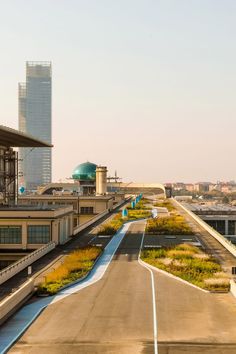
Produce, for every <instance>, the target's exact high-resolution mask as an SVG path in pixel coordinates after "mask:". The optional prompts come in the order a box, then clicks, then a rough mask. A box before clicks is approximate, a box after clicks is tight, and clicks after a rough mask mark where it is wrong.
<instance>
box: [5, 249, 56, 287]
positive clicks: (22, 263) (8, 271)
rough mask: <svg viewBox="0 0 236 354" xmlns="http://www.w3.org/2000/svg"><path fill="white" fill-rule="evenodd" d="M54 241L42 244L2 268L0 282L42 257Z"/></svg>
mask: <svg viewBox="0 0 236 354" xmlns="http://www.w3.org/2000/svg"><path fill="white" fill-rule="evenodd" d="M55 246H56V245H55V242H51V243H49V244H47V245H44V246H43V247H41V248H40V249H38V250H36V251H34V252H32V253H30V254H29V255H27V256H25V257H23V258H21V259H20V260H19V261H17V262H15V263H13V264H11V265H9V266H8V267H7V268H4V269H3V270H1V272H0V284H2V283H4V282H5V281H7V280H8V279H10V278H12V277H13V276H14V275H16V274H17V273H19V272H21V271H22V270H23V269H25V268H26V267H28V266H29V265H30V264H32V263H33V262H35V261H37V259H39V258H41V257H43V256H44V255H45V254H47V253H48V252H50V251H51V250H53V249H54V248H55Z"/></svg>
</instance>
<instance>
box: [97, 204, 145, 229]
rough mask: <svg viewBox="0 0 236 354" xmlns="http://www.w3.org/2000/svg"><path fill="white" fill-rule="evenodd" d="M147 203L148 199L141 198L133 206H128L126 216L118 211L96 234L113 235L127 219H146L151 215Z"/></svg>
mask: <svg viewBox="0 0 236 354" xmlns="http://www.w3.org/2000/svg"><path fill="white" fill-rule="evenodd" d="M147 204H150V201H149V200H148V199H145V198H143V199H141V200H140V201H139V202H138V203H137V204H136V205H135V208H133V209H132V208H131V207H128V208H127V209H128V216H127V217H122V214H121V213H118V214H117V215H116V216H115V217H114V218H113V219H112V220H111V221H109V222H107V223H105V224H103V225H102V226H101V227H100V228H99V230H98V233H97V234H98V235H115V234H116V232H117V231H118V230H119V229H120V228H121V226H122V225H123V224H124V223H125V222H127V221H134V220H138V219H146V218H149V217H150V216H151V212H150V209H151V208H150V209H149V207H148V206H147Z"/></svg>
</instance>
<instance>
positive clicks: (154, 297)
mask: <svg viewBox="0 0 236 354" xmlns="http://www.w3.org/2000/svg"><path fill="white" fill-rule="evenodd" d="M145 225H146V223H145ZM144 236H145V231H144V232H143V236H142V241H141V244H140V249H139V255H138V262H139V264H140V265H141V266H142V267H144V268H146V269H147V270H148V271H149V272H150V275H151V285H152V312H153V338H154V354H158V345H157V311H156V293H155V281H154V275H153V271H152V270H151V269H150V268H149V267H148V266H146V264H145V263H144V262H143V261H142V260H141V258H140V256H141V252H142V248H143V241H144Z"/></svg>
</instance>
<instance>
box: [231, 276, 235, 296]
mask: <svg viewBox="0 0 236 354" xmlns="http://www.w3.org/2000/svg"><path fill="white" fill-rule="evenodd" d="M230 292H231V294H232V295H233V296H234V297H236V284H235V281H234V279H231V280H230Z"/></svg>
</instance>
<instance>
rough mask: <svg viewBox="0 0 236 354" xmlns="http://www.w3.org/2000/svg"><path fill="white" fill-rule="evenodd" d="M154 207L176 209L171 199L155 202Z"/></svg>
mask: <svg viewBox="0 0 236 354" xmlns="http://www.w3.org/2000/svg"><path fill="white" fill-rule="evenodd" d="M154 207H159V208H167V209H168V211H174V210H176V209H175V207H174V206H173V204H172V203H171V202H170V201H169V200H163V201H159V202H156V203H155V204H154Z"/></svg>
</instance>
